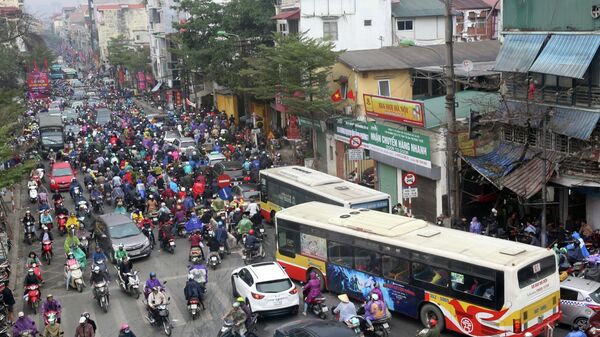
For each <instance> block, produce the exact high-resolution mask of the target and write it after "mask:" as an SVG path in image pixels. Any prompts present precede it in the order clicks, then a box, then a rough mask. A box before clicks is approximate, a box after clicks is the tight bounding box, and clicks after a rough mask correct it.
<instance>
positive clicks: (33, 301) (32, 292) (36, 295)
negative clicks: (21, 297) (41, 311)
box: [25, 284, 40, 314]
mask: <svg viewBox="0 0 600 337" xmlns="http://www.w3.org/2000/svg"><path fill="white" fill-rule="evenodd" d="M25 288H26V289H27V294H25V301H26V302H27V303H28V304H29V305H30V306H31V310H33V313H34V314H37V311H38V308H39V306H40V286H39V285H37V284H31V285H28V286H27V287H25Z"/></svg>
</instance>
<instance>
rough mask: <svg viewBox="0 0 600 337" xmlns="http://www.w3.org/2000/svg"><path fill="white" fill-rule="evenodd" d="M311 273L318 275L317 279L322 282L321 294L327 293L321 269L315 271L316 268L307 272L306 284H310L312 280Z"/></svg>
mask: <svg viewBox="0 0 600 337" xmlns="http://www.w3.org/2000/svg"><path fill="white" fill-rule="evenodd" d="M311 273H315V274H317V278H318V279H319V280H321V292H322V293H323V292H325V278H324V277H323V273H321V271H320V270H319V269H315V268H309V269H308V270H307V271H306V282H308V281H309V280H310V274H311Z"/></svg>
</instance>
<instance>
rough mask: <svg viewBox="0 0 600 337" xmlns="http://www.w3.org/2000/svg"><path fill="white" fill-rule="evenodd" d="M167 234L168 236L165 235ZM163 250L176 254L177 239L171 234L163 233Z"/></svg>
mask: <svg viewBox="0 0 600 337" xmlns="http://www.w3.org/2000/svg"><path fill="white" fill-rule="evenodd" d="M165 234H166V235H165ZM163 235H165V236H163V240H162V248H163V249H164V250H166V251H168V252H169V253H171V254H175V238H174V237H173V235H171V233H163Z"/></svg>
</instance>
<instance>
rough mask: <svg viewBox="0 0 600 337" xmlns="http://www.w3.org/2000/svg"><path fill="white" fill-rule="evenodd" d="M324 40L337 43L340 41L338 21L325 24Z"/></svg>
mask: <svg viewBox="0 0 600 337" xmlns="http://www.w3.org/2000/svg"><path fill="white" fill-rule="evenodd" d="M323 39H324V40H333V41H336V40H337V39H338V26H337V21H325V22H323Z"/></svg>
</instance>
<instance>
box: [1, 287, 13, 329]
mask: <svg viewBox="0 0 600 337" xmlns="http://www.w3.org/2000/svg"><path fill="white" fill-rule="evenodd" d="M0 304H1V305H3V306H4V307H6V310H7V311H8V321H9V322H12V320H13V306H14V305H15V297H14V296H13V293H12V290H10V289H9V288H8V287H7V286H6V284H4V283H0Z"/></svg>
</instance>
